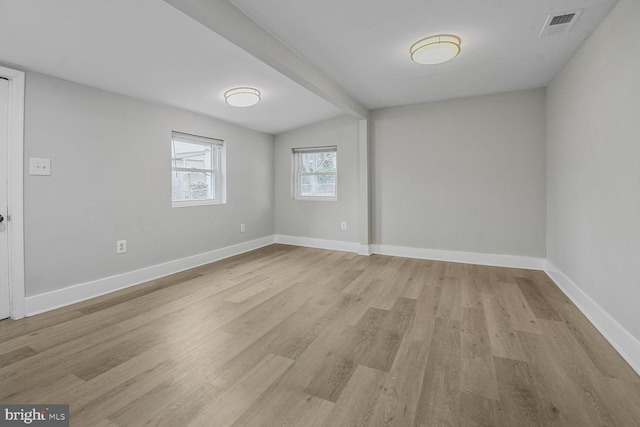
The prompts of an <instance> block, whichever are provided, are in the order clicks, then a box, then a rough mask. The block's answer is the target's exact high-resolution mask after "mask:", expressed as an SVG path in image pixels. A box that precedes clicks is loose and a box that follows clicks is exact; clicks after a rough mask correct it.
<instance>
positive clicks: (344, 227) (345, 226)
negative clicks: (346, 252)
mask: <svg viewBox="0 0 640 427" xmlns="http://www.w3.org/2000/svg"><path fill="white" fill-rule="evenodd" d="M346 229H347V221H342V222H341V223H340V230H346Z"/></svg>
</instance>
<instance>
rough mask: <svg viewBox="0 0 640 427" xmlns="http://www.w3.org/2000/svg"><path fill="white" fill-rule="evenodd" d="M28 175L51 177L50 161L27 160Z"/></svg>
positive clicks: (32, 158) (34, 158)
mask: <svg viewBox="0 0 640 427" xmlns="http://www.w3.org/2000/svg"><path fill="white" fill-rule="evenodd" d="M29 175H40V176H49V175H51V160H50V159H38V158H36V157H31V158H29Z"/></svg>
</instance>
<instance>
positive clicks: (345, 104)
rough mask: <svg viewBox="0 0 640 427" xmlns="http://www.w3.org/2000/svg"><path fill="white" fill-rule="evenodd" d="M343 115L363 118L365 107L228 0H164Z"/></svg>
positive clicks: (365, 116)
mask: <svg viewBox="0 0 640 427" xmlns="http://www.w3.org/2000/svg"><path fill="white" fill-rule="evenodd" d="M164 1H165V2H167V3H169V4H170V5H172V6H173V7H175V8H176V9H178V10H180V11H181V12H183V13H184V14H186V15H188V16H190V17H191V18H193V19H194V20H196V21H198V22H200V23H201V24H203V25H204V26H205V27H207V28H209V29H210V30H212V31H214V32H215V33H217V34H219V35H220V36H222V37H224V38H225V39H227V40H229V41H230V42H231V43H233V44H235V45H236V46H238V47H240V48H241V49H243V50H245V51H247V52H249V53H250V54H251V55H253V56H255V57H256V58H258V59H260V60H261V61H262V62H264V63H265V64H267V65H269V66H270V67H272V68H274V69H275V70H277V71H279V72H280V73H282V74H284V75H285V76H287V77H289V78H290V79H291V80H293V81H295V82H296V83H298V84H299V85H301V86H302V87H304V88H306V89H308V90H310V91H311V92H313V93H315V94H316V95H318V96H320V97H321V98H323V99H325V100H326V101H328V102H330V103H331V104H333V105H335V106H337V107H338V108H340V109H342V110H344V111H345V112H346V113H347V114H349V115H351V116H353V117H355V118H358V119H367V118H368V117H369V110H368V109H367V108H366V107H365V106H363V105H362V104H360V102H358V101H357V100H356V99H354V98H353V97H352V96H351V95H349V94H348V93H347V92H345V90H344V89H343V88H342V87H340V85H338V83H336V82H335V81H334V80H333V79H332V78H330V77H329V76H327V75H326V74H325V73H323V72H322V71H321V70H320V69H319V68H318V67H316V66H315V65H313V64H312V63H311V62H309V61H307V60H306V59H305V58H302V57H301V56H300V55H298V54H297V53H296V52H294V51H293V50H292V49H290V48H289V47H288V46H286V45H285V44H284V43H282V42H281V41H280V40H279V39H278V38H276V37H275V36H274V35H273V34H271V33H269V32H268V31H267V30H265V29H264V28H263V27H261V26H260V25H258V24H257V23H256V22H255V21H253V20H252V19H251V18H249V17H248V16H247V15H245V14H244V13H243V12H242V11H241V10H240V9H238V8H237V7H235V6H234V5H233V4H231V3H230V2H229V1H228V0H164Z"/></svg>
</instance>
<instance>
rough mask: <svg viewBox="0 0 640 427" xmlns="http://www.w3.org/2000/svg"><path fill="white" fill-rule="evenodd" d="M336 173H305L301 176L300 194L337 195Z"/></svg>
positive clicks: (303, 195) (310, 195)
mask: <svg viewBox="0 0 640 427" xmlns="http://www.w3.org/2000/svg"><path fill="white" fill-rule="evenodd" d="M335 195H336V176H335V175H320V174H318V175H303V176H301V177H300V196H302V197H335Z"/></svg>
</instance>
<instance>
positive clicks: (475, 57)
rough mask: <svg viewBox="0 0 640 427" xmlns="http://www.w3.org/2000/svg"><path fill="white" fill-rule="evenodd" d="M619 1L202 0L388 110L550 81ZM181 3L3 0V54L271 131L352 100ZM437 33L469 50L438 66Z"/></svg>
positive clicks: (326, 114)
mask: <svg viewBox="0 0 640 427" xmlns="http://www.w3.org/2000/svg"><path fill="white" fill-rule="evenodd" d="M616 1H617V0H540V1H523V2H506V1H504V0H486V1H481V2H479V1H477V0H459V1H456V2H447V1H434V0H429V1H416V0H400V1H396V2H388V1H383V0H374V1H371V0H349V1H347V2H343V1H338V0H324V1H322V2H317V1H310V0H297V1H292V0H263V1H259V2H256V1H252V0H231V3H229V2H228V1H227V0H206V1H200V3H202V4H209V5H212V6H211V7H212V8H215V7H221V6H223V7H229V6H230V5H234V6H235V7H237V8H238V9H239V10H240V11H242V12H243V13H244V14H246V15H247V16H248V17H249V18H251V19H246V21H247V22H248V24H242V25H245V26H246V27H247V28H246V29H247V30H249V28H248V27H249V26H254V27H258V28H260V29H261V30H266V32H267V33H269V34H270V35H273V36H274V40H277V42H278V43H281V44H282V46H283V47H284V49H286V50H287V51H289V52H293V55H294V56H296V55H297V56H296V57H298V58H299V59H300V60H301V61H305V62H308V63H309V64H310V66H311V67H315V69H314V70H317V72H315V71H314V70H311V73H312V74H313V73H315V75H316V76H320V75H322V76H326V77H327V79H328V80H330V81H331V82H335V86H336V87H338V88H339V89H340V90H341V91H343V92H344V94H345V96H346V97H347V98H349V97H350V98H352V99H353V100H354V101H355V102H356V103H359V104H357V105H356V107H357V106H358V105H360V104H361V106H364V107H366V108H368V109H374V108H380V107H390V106H397V105H406V104H415V103H422V102H430V101H436V100H442V99H449V98H458V97H465V96H474V95H482V94H488V93H498V92H506V91H512V90H521V89H530V88H537V87H544V86H546V85H547V84H548V83H549V81H550V80H551V78H552V77H553V76H554V75H555V74H556V73H557V72H558V71H559V70H560V69H561V68H562V66H563V65H564V64H565V63H566V61H567V60H568V59H569V58H570V57H571V56H572V55H573V53H574V52H575V51H576V50H577V49H578V47H579V46H580V45H581V44H582V43H583V42H584V41H585V40H586V38H587V37H588V36H589V35H590V34H591V32H593V30H594V29H595V28H596V26H597V25H598V24H599V22H600V21H601V20H602V19H603V18H604V17H605V16H606V15H607V13H608V12H609V11H610V10H611V8H612V7H613V6H614V5H615V3H616ZM198 2H199V0H193V1H191V3H194V4H195V3H198ZM169 3H180V1H179V0H178V1H174V0H167V1H166V2H165V1H160V0H136V1H128V0H110V1H108V2H105V1H102V0H56V1H55V2H51V1H47V0H21V1H11V0H0V11H1V13H0V63H1V64H3V65H7V66H14V67H16V68H19V69H25V70H27V71H36V72H41V73H45V74H49V75H52V76H55V77H59V78H63V79H67V80H71V81H74V82H78V83H82V84H86V85H89V86H94V87H97V88H101V89H106V90H109V91H113V92H116V93H121V94H125V95H129V96H133V97H137V98H141V99H145V100H149V101H153V102H157V103H162V104H167V105H172V106H176V107H179V108H182V109H185V110H189V111H194V112H198V113H202V114H206V115H209V116H212V117H216V118H220V119H223V120H226V121H229V122H232V123H237V124H239V125H242V126H245V127H248V128H251V129H255V130H259V131H263V132H267V133H279V132H283V131H286V130H290V129H294V128H297V127H301V126H304V125H307V124H310V123H314V122H318V121H322V120H325V119H328V118H332V117H336V116H338V115H341V114H344V113H345V111H346V110H345V109H344V105H341V103H340V102H334V100H333V99H332V97H331V96H322V94H319V92H318V91H314V90H313V88H312V89H311V90H310V88H309V86H306V85H305V84H304V82H301V81H300V80H299V79H298V80H296V78H294V77H292V75H290V74H288V73H287V72H286V70H283V68H282V67H280V68H279V67H276V66H274V63H273V62H270V60H269V53H265V55H264V56H261V55H260V54H257V52H258V51H257V50H256V49H258V47H257V46H259V45H260V44H261V43H263V42H264V40H261V39H257V40H255V46H253V48H252V47H251V46H247V45H246V44H245V45H244V46H243V45H241V44H240V43H237V42H236V43H237V44H238V45H236V44H234V43H232V42H231V41H229V40H227V39H226V38H225V37H223V36H225V34H224V32H220V31H216V28H212V26H205V25H203V24H201V23H200V22H198V21H197V20H196V19H193V18H192V17H190V16H188V15H187V14H185V13H183V12H181V11H180V10H179V9H180V7H179V6H176V7H177V8H176V7H174V6H172V5H171V4H169ZM182 3H183V4H187V3H188V2H186V1H182ZM575 10H581V11H582V12H581V13H580V16H579V17H578V18H577V19H576V22H575V23H574V24H573V27H572V28H571V31H569V32H568V33H566V34H558V35H554V36H550V37H540V32H541V30H542V28H543V26H544V24H545V23H546V21H547V18H548V17H549V15H552V14H562V13H564V12H569V11H575ZM243 17H244V15H243ZM245 18H246V17H245ZM242 25H240V28H238V30H239V31H242V30H243V28H242ZM220 34H222V35H220ZM434 34H455V35H457V36H459V37H460V38H461V40H462V48H461V49H462V50H461V52H460V54H459V55H458V56H457V57H456V58H455V59H454V60H452V61H449V62H446V63H443V64H439V65H435V66H430V65H420V64H417V63H415V62H413V61H412V60H411V57H410V53H409V48H410V47H411V45H412V44H413V43H415V42H416V41H417V40H420V39H422V38H425V37H427V36H430V35H434ZM239 46H240V47H239ZM248 52H252V54H250V53H248ZM258 53H259V52H258ZM258 58H260V59H258ZM282 64H284V65H282V66H283V67H286V66H287V61H284V62H282ZM246 86H249V87H252V88H256V89H258V90H259V91H260V102H259V103H258V104H257V105H255V106H253V107H251V108H233V107H231V106H230V105H228V104H227V103H226V102H225V98H224V93H225V91H226V90H228V89H229V88H234V87H246ZM364 107H362V108H364ZM356 110H357V108H356ZM365 111H366V110H365Z"/></svg>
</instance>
